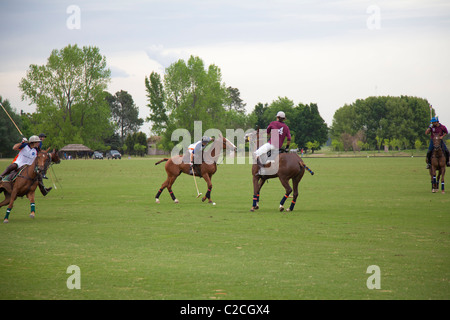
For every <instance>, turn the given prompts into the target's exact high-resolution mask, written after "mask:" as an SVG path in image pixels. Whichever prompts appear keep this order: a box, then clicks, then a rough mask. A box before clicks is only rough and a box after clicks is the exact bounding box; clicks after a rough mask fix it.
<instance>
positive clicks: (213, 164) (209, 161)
mask: <svg viewBox="0 0 450 320" xmlns="http://www.w3.org/2000/svg"><path fill="white" fill-rule="evenodd" d="M227 147H228V148H231V150H233V151H236V150H237V148H236V146H235V145H234V144H233V143H231V142H230V141H229V140H228V139H226V138H224V137H222V136H221V135H220V136H219V138H217V139H215V140H214V142H213V143H212V144H211V147H210V149H209V150H211V152H209V150H208V152H206V151H205V152H203V154H202V156H203V161H202V163H201V164H200V165H199V166H200V177H201V178H203V179H204V180H205V182H206V185H207V187H208V191H207V192H206V194H205V196H204V197H203V198H202V201H203V202H204V201H205V200H206V199H208V203H212V200H211V190H212V183H211V178H212V176H213V174H214V173H216V171H217V161H218V158H219V156H220V154H221V152H220V151H221V150H224V149H225V150H230V149H227ZM187 156H189V154H186V155H177V156H174V157H172V158H170V159H169V158H164V159H162V160H160V161H158V162H156V163H155V165H158V164H160V163H162V162H166V161H167V162H166V165H165V169H166V173H167V179H166V181H164V182H163V184H162V185H161V188H160V189H159V190H158V192H157V193H156V196H155V201H156V203H160V201H159V196H160V195H161V193H162V192H163V190H164V189H165V188H167V190H168V191H169V194H170V196H171V197H172V200H173V201H174V202H175V203H178V202H179V201H178V199H177V198H176V197H175V195H174V193H173V191H172V186H173V184H174V182H175V180H176V179H177V178H178V176H179V175H180V174H182V173H185V174H188V175H193V176H194V182H195V176H197V174H195V172H193V171H195V170H190V164H189V162H190V161H189V159H188V158H186V157H187ZM183 158H184V159H183ZM195 183H196V185H197V182H195ZM197 193H198V190H197ZM200 195H201V193H198V196H197V197H199V196H200Z"/></svg>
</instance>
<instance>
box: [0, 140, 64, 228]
mask: <svg viewBox="0 0 450 320" xmlns="http://www.w3.org/2000/svg"><path fill="white" fill-rule="evenodd" d="M49 150H50V148H49V149H47V150H46V151H39V152H38V154H37V156H36V158H35V159H34V161H33V163H32V164H31V165H29V166H25V168H24V169H23V170H21V169H20V168H19V169H18V170H20V171H19V173H18V175H17V177H16V179H15V180H14V181H0V193H1V192H3V193H4V195H5V199H4V200H3V201H2V202H0V208H1V207H3V206H5V205H7V204H8V207H7V209H6V215H5V218H4V220H3V223H8V222H9V215H10V213H11V210H12V208H13V205H14V201H15V200H16V199H17V197H23V196H25V195H26V196H27V198H28V200H30V207H31V213H30V217H31V218H34V217H35V214H36V207H35V196H34V195H35V191H36V188H37V186H38V183H39V181H38V178H39V176H40V175H42V173H43V172H45V170H47V168H48V166H49V165H50V163H51V162H54V163H59V162H60V158H59V156H58V153H57V151H55V150H53V152H52V153H48V151H49Z"/></svg>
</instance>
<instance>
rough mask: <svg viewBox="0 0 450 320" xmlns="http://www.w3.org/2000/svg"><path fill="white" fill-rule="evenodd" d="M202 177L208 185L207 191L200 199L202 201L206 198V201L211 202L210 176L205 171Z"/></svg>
mask: <svg viewBox="0 0 450 320" xmlns="http://www.w3.org/2000/svg"><path fill="white" fill-rule="evenodd" d="M202 177H203V179H204V180H205V182H206V186H207V187H208V191H207V192H206V194H205V196H204V197H203V198H202V201H203V202H204V201H205V200H206V199H208V203H212V200H211V190H212V182H211V176H210V175H209V174H208V173H205V174H204V175H203V176H202Z"/></svg>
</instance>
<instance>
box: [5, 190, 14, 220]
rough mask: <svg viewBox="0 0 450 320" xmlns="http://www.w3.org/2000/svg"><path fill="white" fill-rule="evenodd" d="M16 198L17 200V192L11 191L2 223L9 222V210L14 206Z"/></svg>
mask: <svg viewBox="0 0 450 320" xmlns="http://www.w3.org/2000/svg"><path fill="white" fill-rule="evenodd" d="M16 198H17V192H14V191H13V193H12V194H11V195H10V196H9V205H8V208H6V215H5V218H4V219H3V223H8V222H9V214H10V213H11V210H12V208H13V206H14V201H15V200H16ZM5 200H6V199H5ZM2 203H3V202H2Z"/></svg>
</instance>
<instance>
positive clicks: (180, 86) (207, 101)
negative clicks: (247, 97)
mask: <svg viewBox="0 0 450 320" xmlns="http://www.w3.org/2000/svg"><path fill="white" fill-rule="evenodd" d="M164 92H165V101H166V103H165V108H166V112H165V114H166V115H167V122H166V126H165V128H166V130H165V132H164V134H163V140H162V144H163V145H164V147H165V148H166V149H171V148H172V146H173V143H172V142H171V140H170V138H171V135H172V132H173V131H174V130H175V129H177V128H184V129H187V130H188V131H189V132H190V133H191V136H193V133H194V122H195V121H202V128H203V130H207V129H209V128H217V129H219V130H222V131H223V132H225V131H224V130H225V129H226V128H225V122H224V119H226V116H225V115H226V111H225V107H224V106H225V105H227V104H228V103H229V95H228V92H227V90H226V87H225V84H224V83H222V75H221V71H220V69H219V68H218V67H217V66H215V65H209V66H208V67H207V68H206V67H205V65H204V63H203V60H202V59H200V58H199V57H194V56H191V57H190V58H189V60H188V61H184V60H182V59H180V60H178V61H177V62H175V63H173V64H171V65H170V66H169V67H168V68H166V70H165V75H164ZM164 119H165V118H164Z"/></svg>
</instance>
